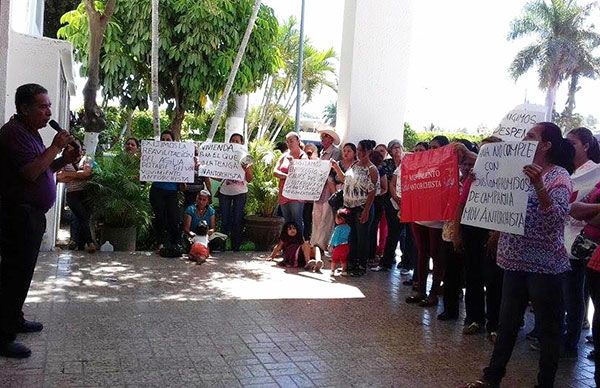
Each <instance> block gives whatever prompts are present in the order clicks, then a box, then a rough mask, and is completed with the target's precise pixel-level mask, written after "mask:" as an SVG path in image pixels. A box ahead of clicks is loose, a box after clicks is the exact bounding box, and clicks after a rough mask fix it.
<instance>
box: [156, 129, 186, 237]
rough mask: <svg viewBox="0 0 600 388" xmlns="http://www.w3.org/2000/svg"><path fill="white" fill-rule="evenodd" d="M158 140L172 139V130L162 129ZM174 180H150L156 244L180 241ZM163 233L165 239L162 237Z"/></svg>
mask: <svg viewBox="0 0 600 388" xmlns="http://www.w3.org/2000/svg"><path fill="white" fill-rule="evenodd" d="M160 141H174V136H173V132H171V131H163V132H162V133H161V135H160ZM178 191H179V184H178V183H176V182H152V186H151V187H150V205H151V206H152V211H153V212H154V223H153V227H154V233H155V238H156V244H158V245H159V248H160V247H162V246H169V247H175V246H177V245H178V244H179V242H180V233H181V232H180V229H179V222H180V213H179V202H178V198H177V192H178ZM165 233H166V234H167V239H165V238H164V235H165Z"/></svg>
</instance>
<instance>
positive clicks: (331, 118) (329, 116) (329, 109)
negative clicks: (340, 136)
mask: <svg viewBox="0 0 600 388" xmlns="http://www.w3.org/2000/svg"><path fill="white" fill-rule="evenodd" d="M323 119H324V120H325V122H326V123H327V124H329V125H331V126H332V127H335V123H336V119H337V103H335V102H332V103H330V104H328V105H327V106H326V107H325V109H324V110H323Z"/></svg>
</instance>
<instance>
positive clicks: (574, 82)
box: [563, 73, 579, 117]
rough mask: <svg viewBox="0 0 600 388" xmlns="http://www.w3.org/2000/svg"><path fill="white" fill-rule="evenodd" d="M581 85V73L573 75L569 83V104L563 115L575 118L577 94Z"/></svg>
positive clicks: (566, 105)
mask: <svg viewBox="0 0 600 388" xmlns="http://www.w3.org/2000/svg"><path fill="white" fill-rule="evenodd" d="M578 83H579V73H573V74H571V80H570V81H569V96H568V97H567V103H566V104H565V110H564V112H563V115H564V116H566V117H573V112H574V111H575V93H577V89H578Z"/></svg>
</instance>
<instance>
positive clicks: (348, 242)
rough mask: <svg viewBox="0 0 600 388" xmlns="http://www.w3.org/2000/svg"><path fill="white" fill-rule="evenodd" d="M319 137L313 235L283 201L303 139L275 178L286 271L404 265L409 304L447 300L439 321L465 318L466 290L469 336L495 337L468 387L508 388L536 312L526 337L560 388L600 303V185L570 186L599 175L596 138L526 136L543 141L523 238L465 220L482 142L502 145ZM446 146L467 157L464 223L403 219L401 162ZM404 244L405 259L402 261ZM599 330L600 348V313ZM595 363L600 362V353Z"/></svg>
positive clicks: (528, 170)
mask: <svg viewBox="0 0 600 388" xmlns="http://www.w3.org/2000/svg"><path fill="white" fill-rule="evenodd" d="M321 139H322V146H323V148H322V150H321V154H320V157H321V159H323V160H330V161H331V167H332V172H331V174H330V176H329V178H328V179H327V182H326V184H325V186H324V188H323V195H322V196H321V198H320V199H319V201H317V202H315V203H314V204H312V215H313V217H312V230H311V232H312V233H311V234H308V236H309V237H306V236H307V234H306V221H305V220H306V218H305V217H304V218H303V217H302V214H303V211H302V208H303V205H304V204H303V203H302V202H300V201H295V200H291V199H289V198H286V197H285V196H283V194H282V190H281V188H282V187H283V185H284V182H285V179H286V177H287V171H288V168H289V163H290V162H291V160H292V159H303V158H307V155H306V151H303V149H302V146H301V142H300V139H299V138H298V136H297V135H296V134H294V133H292V134H289V135H288V137H287V139H286V143H287V145H288V147H289V148H288V151H287V152H286V153H284V154H283V155H282V157H281V159H280V161H279V163H278V166H277V169H276V171H275V175H276V176H277V177H278V178H279V179H280V196H279V204H280V207H281V210H282V212H281V214H282V215H283V216H284V218H285V219H286V224H285V226H284V230H283V231H282V234H281V241H280V243H279V244H278V245H277V247H276V248H275V250H274V251H273V253H272V255H271V256H270V258H274V257H276V255H278V254H281V256H282V257H283V260H282V261H281V262H280V265H284V266H287V267H294V266H296V267H301V266H306V267H305V268H306V269H309V270H316V271H319V270H320V269H321V268H327V265H323V264H322V263H321V261H322V259H321V257H326V256H331V265H330V271H331V276H340V275H341V276H353V277H356V276H363V275H365V274H366V273H367V272H368V271H369V269H370V271H372V272H381V271H389V270H390V269H392V268H393V265H394V264H395V263H397V264H396V265H397V266H398V268H400V269H401V270H402V271H401V275H407V276H406V278H405V279H403V280H404V281H403V284H404V285H406V286H411V287H412V289H413V290H414V293H413V294H412V295H410V296H408V297H407V298H406V302H407V303H411V304H415V305H418V306H419V307H423V308H431V307H436V306H438V304H439V303H441V302H442V303H443V309H442V311H441V312H440V313H439V314H438V315H437V318H438V319H439V320H441V321H450V322H452V321H457V320H458V319H459V316H460V299H461V296H462V295H463V289H464V302H465V303H464V305H465V319H464V322H463V324H464V326H463V334H464V335H476V334H479V333H482V334H483V333H486V334H487V337H488V339H489V340H490V341H491V342H493V343H494V350H493V352H492V355H491V359H490V362H489V365H488V367H486V368H485V369H484V372H483V377H482V378H481V379H480V380H477V381H475V382H473V383H470V384H467V385H466V386H468V387H495V386H499V384H500V382H501V380H502V378H503V376H504V374H505V373H506V366H507V364H508V362H509V360H510V357H511V354H512V351H513V348H514V345H515V341H516V338H517V335H518V332H519V330H520V329H521V328H522V326H523V324H524V313H525V310H526V309H527V307H528V306H529V305H531V307H532V310H533V311H534V315H535V328H534V329H533V330H532V331H531V332H530V333H528V334H527V338H528V339H529V340H531V341H532V343H531V347H532V348H533V349H537V350H539V353H540V356H539V373H538V386H541V387H549V386H553V384H554V379H555V375H556V371H557V367H558V364H559V360H560V359H567V358H576V357H577V356H578V353H579V349H578V345H579V343H580V336H581V331H582V328H585V327H586V324H587V319H586V318H585V315H586V311H587V300H588V299H589V298H590V297H591V299H592V301H594V302H599V303H600V296H599V295H600V249H598V250H596V249H595V248H596V246H597V244H598V243H599V242H600V205H598V203H599V202H600V182H597V185H596V186H595V187H593V188H590V190H588V191H589V192H586V193H581V192H580V191H582V190H584V189H583V188H580V187H573V185H574V183H573V182H576V180H575V177H576V176H577V174H582V173H585V172H589V171H590V170H593V169H595V168H598V165H597V163H599V162H600V148H599V147H598V142H597V140H596V139H595V137H594V136H593V135H592V133H591V132H590V131H589V130H588V129H586V128H577V129H574V130H572V131H570V132H569V133H568V134H567V137H563V135H562V131H561V129H560V128H559V127H558V126H556V125H555V124H552V123H546V122H544V123H538V124H537V125H535V126H534V127H533V128H532V129H531V130H529V131H528V133H527V134H526V136H525V139H524V140H531V141H537V142H538V146H537V150H536V153H535V156H534V159H533V162H532V163H531V164H530V165H527V166H525V167H524V169H523V173H524V175H525V176H526V177H528V178H529V180H530V183H531V188H530V189H529V191H528V202H527V213H526V221H525V229H524V235H522V236H521V235H515V234H510V233H504V232H494V231H490V230H486V229H483V228H479V227H474V226H468V225H463V224H461V223H460V219H461V215H462V210H463V209H464V206H465V204H466V202H467V198H468V193H469V190H470V187H471V185H472V183H473V181H474V179H475V176H474V174H473V172H472V169H473V166H474V163H475V161H476V159H477V153H478V149H479V146H481V145H482V144H486V143H493V142H500V141H501V140H500V139H499V138H496V137H489V138H487V139H484V140H483V141H482V142H481V144H473V143H471V142H469V141H466V140H457V141H454V142H452V143H451V142H450V141H449V140H448V139H447V138H446V137H444V136H436V137H434V138H433V139H432V140H431V141H430V142H422V143H418V144H417V145H416V146H415V147H414V149H413V150H403V148H402V144H401V142H400V141H397V140H392V141H390V142H389V144H388V145H387V146H384V145H381V144H380V145H377V144H376V143H375V142H374V141H372V140H368V139H365V140H361V141H359V142H358V144H356V145H355V144H352V143H346V144H343V145H342V146H341V149H340V150H338V149H337V148H336V147H337V146H338V145H339V137H337V135H336V134H335V133H331V132H328V131H324V132H322V133H321ZM441 147H452V149H453V151H454V152H456V154H457V156H458V158H457V160H458V164H459V166H458V168H459V176H460V178H459V182H460V199H459V206H458V211H457V213H456V216H455V217H453V218H452V219H450V220H439V221H427V222H414V223H404V222H401V218H400V214H399V209H400V207H401V201H402V197H401V189H400V188H401V180H402V178H401V174H400V171H401V164H402V160H403V155H405V154H406V153H407V152H422V151H426V150H429V149H437V148H441ZM340 151H341V152H340ZM571 174H573V175H572V176H571ZM572 178H573V182H572ZM573 193H576V194H577V193H578V194H579V196H578V198H579V199H575V197H574V196H572V194H573ZM581 194H585V195H581ZM327 198H329V199H327ZM568 219H575V220H580V222H583V224H584V226H583V227H579V229H578V230H576V231H575V233H574V234H575V235H577V238H576V239H575V240H576V241H573V239H567V240H565V230H566V229H567V230H568V228H573V224H572V223H568V222H567V220H568ZM575 228H577V227H576V226H575ZM303 231H304V233H303ZM567 234H568V233H567ZM301 236H305V238H304V239H303V238H302V237H301ZM398 246H399V247H400V251H401V254H400V255H397V254H396V253H397V248H398ZM340 247H341V249H340ZM315 262H316V263H319V264H318V265H317V266H315V265H314V263H315ZM369 266H371V267H370V268H369ZM586 267H587V270H586ZM430 272H431V273H432V276H431V279H430V281H428V279H429V274H430ZM411 275H412V276H411ZM428 285H429V288H428ZM440 299H442V300H440ZM592 327H593V333H594V334H596V335H593V336H591V337H588V340H589V341H592V342H593V343H594V345H595V346H600V314H597V313H595V314H594V319H593V322H592ZM588 357H590V358H592V359H594V360H596V359H597V358H598V357H597V356H596V354H595V352H594V351H592V352H591V353H590V355H589V356H588ZM596 381H597V382H599V378H598V376H596Z"/></svg>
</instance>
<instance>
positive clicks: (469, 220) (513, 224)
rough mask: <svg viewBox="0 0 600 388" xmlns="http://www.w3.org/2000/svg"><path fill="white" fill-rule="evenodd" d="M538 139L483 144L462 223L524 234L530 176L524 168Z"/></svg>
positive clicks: (533, 151)
mask: <svg viewBox="0 0 600 388" xmlns="http://www.w3.org/2000/svg"><path fill="white" fill-rule="evenodd" d="M536 148H537V142H535V141H522V142H506V143H491V144H486V145H484V146H483V147H481V150H480V151H479V155H478V156H477V161H476V162H475V167H474V168H473V171H474V173H475V181H474V182H473V184H472V185H471V190H470V191H469V197H468V200H467V204H466V206H465V209H464V211H463V214H462V221H461V222H462V223H463V224H466V225H472V226H478V227H480V228H485V229H492V230H498V231H501V232H507V233H513V234H520V235H523V233H524V231H525V216H526V214H527V200H528V196H529V194H528V192H529V191H530V190H531V182H530V181H529V178H527V176H525V174H523V167H524V166H525V165H527V164H531V163H532V161H533V156H534V155H535V150H536Z"/></svg>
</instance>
